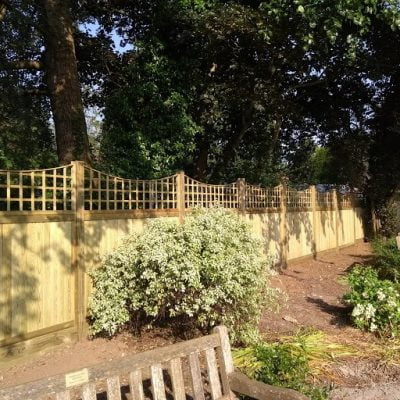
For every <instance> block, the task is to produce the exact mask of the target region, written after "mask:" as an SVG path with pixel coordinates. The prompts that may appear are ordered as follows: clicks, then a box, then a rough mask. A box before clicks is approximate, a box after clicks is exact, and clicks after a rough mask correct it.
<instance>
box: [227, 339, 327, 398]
mask: <svg viewBox="0 0 400 400" xmlns="http://www.w3.org/2000/svg"><path fill="white" fill-rule="evenodd" d="M306 336H307V335H306ZM309 358H310V357H309V354H308V353H307V351H306V350H305V349H304V347H303V343H297V342H296V343H294V342H287V343H267V342H260V343H258V344H256V345H253V346H250V347H246V348H244V349H239V350H235V351H234V363H235V365H236V367H237V368H239V369H240V370H242V372H244V373H245V374H246V375H248V376H249V377H250V378H254V379H257V380H259V381H262V382H264V383H267V384H269V385H274V386H281V387H286V388H290V389H294V390H297V391H299V392H301V393H303V394H305V395H307V396H309V398H310V399H311V400H323V399H327V389H326V388H319V387H317V386H314V385H312V384H311V383H310V382H309V379H308V378H309V376H310V373H311V369H310V364H309ZM324 358H325V355H324Z"/></svg>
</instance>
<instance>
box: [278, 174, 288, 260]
mask: <svg viewBox="0 0 400 400" xmlns="http://www.w3.org/2000/svg"><path fill="white" fill-rule="evenodd" d="M279 188H280V210H281V215H280V225H279V228H280V229H279V233H280V249H281V266H282V268H286V267H287V261H288V239H287V232H286V213H287V185H286V182H282V183H281V184H280V186H279Z"/></svg>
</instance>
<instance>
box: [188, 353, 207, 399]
mask: <svg viewBox="0 0 400 400" xmlns="http://www.w3.org/2000/svg"><path fill="white" fill-rule="evenodd" d="M189 367H190V375H191V377H192V387H193V397H194V399H195V400H205V398H204V389H203V382H202V378H201V369H200V362H199V353H198V352H195V353H190V354H189Z"/></svg>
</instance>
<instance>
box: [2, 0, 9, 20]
mask: <svg viewBox="0 0 400 400" xmlns="http://www.w3.org/2000/svg"><path fill="white" fill-rule="evenodd" d="M7 6H8V2H6V1H4V0H0V22H1V21H2V20H3V19H4V17H5V15H6V12H7Z"/></svg>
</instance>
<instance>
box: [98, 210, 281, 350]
mask: <svg viewBox="0 0 400 400" xmlns="http://www.w3.org/2000/svg"><path fill="white" fill-rule="evenodd" d="M269 274H270V269H269V267H268V263H267V262H266V261H265V257H262V252H261V247H260V242H259V241H258V240H256V239H254V238H253V236H252V234H251V231H250V228H249V227H248V225H247V224H246V223H244V222H243V221H242V220H241V219H240V218H239V217H238V216H237V215H234V214H232V213H230V212H227V211H224V210H222V209H218V208H215V209H210V210H197V211H196V212H195V213H194V214H193V215H192V216H188V217H187V218H186V219H185V222H184V223H183V224H181V225H180V224H178V223H177V222H175V221H171V220H166V219H164V220H155V221H153V222H151V223H150V224H149V225H148V226H147V228H146V229H145V231H144V232H143V233H142V234H140V235H133V236H130V237H128V238H127V240H126V241H125V242H124V243H123V245H122V246H121V247H119V248H118V249H117V250H115V251H114V252H112V253H111V254H110V255H108V257H106V258H105V260H104V262H103V264H102V266H101V267H100V268H98V269H96V270H94V271H93V272H92V273H91V277H92V279H93V286H94V291H93V294H92V296H91V300H90V317H91V322H92V332H93V333H94V334H96V333H105V334H108V335H112V334H114V333H116V332H117V331H119V330H120V329H122V328H123V327H124V326H125V325H126V324H128V323H130V324H134V325H135V326H137V327H140V326H141V325H143V324H144V323H146V324H147V323H155V322H168V321H169V322H174V323H175V325H176V324H179V325H180V326H185V329H188V328H190V327H194V328H200V329H203V330H207V329H209V328H210V327H212V326H214V325H216V324H219V323H223V324H225V325H226V326H227V327H228V328H229V330H230V332H231V334H232V339H233V340H239V341H247V342H248V341H250V340H252V339H254V338H255V337H256V332H257V330H256V327H257V322H258V319H259V316H260V312H261V309H262V308H263V307H264V306H265V305H266V304H267V303H268V301H270V302H273V301H274V300H275V298H276V291H274V290H272V289H269V288H268V286H267V283H268V277H269ZM171 320H172V321H171Z"/></svg>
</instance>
